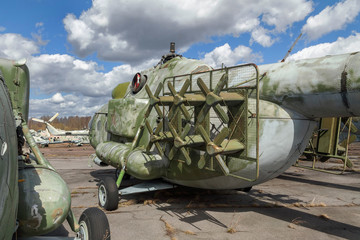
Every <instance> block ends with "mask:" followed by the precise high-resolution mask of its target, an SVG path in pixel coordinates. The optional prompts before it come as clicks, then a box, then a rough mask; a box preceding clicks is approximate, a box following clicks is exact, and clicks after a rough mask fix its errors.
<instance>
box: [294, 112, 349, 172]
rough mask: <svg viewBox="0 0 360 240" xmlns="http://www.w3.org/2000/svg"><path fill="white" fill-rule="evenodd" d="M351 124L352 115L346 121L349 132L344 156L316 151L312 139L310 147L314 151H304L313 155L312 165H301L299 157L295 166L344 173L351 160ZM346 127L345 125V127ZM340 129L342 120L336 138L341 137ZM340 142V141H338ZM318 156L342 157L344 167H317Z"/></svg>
mask: <svg viewBox="0 0 360 240" xmlns="http://www.w3.org/2000/svg"><path fill="white" fill-rule="evenodd" d="M351 124H352V118H351V117H350V118H349V119H348V120H347V121H346V123H345V126H346V125H348V132H347V139H346V147H345V155H344V156H339V155H332V154H321V153H319V152H316V149H315V147H314V144H313V143H312V141H310V147H311V150H312V151H304V153H308V154H311V155H312V158H313V160H312V166H311V167H309V166H305V165H300V164H299V159H298V160H297V161H296V163H295V165H294V166H295V167H300V168H305V169H309V170H313V171H318V172H324V173H330V174H335V175H340V174H343V173H344V172H345V171H346V168H347V166H346V164H347V161H348V160H349V159H348V151H349V141H350V134H351V133H350V132H351ZM344 128H345V127H344ZM339 129H340V122H339V126H338V129H337V134H336V138H337V139H339V135H340V134H339V132H340V131H339ZM337 143H338V141H337ZM337 150H338V147H337V144H336V145H335V152H337ZM317 157H329V158H335V159H341V160H342V161H343V168H342V170H341V171H340V172H339V171H335V170H334V171H329V170H324V169H321V168H318V167H316V166H315V165H316V162H317V161H318V160H317V159H318V158H317Z"/></svg>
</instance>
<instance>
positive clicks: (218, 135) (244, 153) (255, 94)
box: [145, 64, 259, 181]
mask: <svg viewBox="0 0 360 240" xmlns="http://www.w3.org/2000/svg"><path fill="white" fill-rule="evenodd" d="M258 87H259V74H258V69H257V66H256V65H255V64H246V65H240V66H234V67H231V68H222V69H216V70H210V71H205V72H199V73H192V74H186V75H180V76H173V77H169V78H165V79H164V81H163V82H162V83H160V84H159V86H158V87H157V89H156V91H155V92H154V93H152V92H151V90H150V88H149V87H148V86H145V88H146V92H147V94H148V95H149V98H150V103H149V107H148V109H147V112H146V114H145V126H146V128H147V130H148V132H149V134H150V141H149V143H148V145H147V147H146V149H147V151H150V150H151V149H152V146H153V145H155V147H156V149H157V151H158V153H159V154H160V155H161V156H163V155H166V156H167V157H168V158H169V159H170V160H171V161H173V160H174V159H177V160H178V161H181V160H180V159H185V161H184V164H185V163H186V164H187V165H192V164H194V165H196V166H197V167H198V168H199V169H204V170H209V171H216V169H220V170H221V172H222V173H223V174H224V175H225V176H233V177H237V178H240V179H244V180H247V181H255V180H256V179H257V178H258V176H259V89H258ZM153 108H155V111H156V113H157V115H158V119H159V121H158V124H157V126H156V127H155V128H153V126H151V125H150V122H149V121H148V120H147V118H148V117H149V115H150V113H151V111H152V109H153ZM193 154H197V155H196V156H199V159H196V161H197V162H194V161H195V160H194V159H192V157H191V156H192V155H193ZM181 155H182V156H181ZM179 156H181V158H179ZM231 159H232V160H234V159H235V160H236V159H239V161H244V160H245V161H251V162H254V163H256V168H255V173H254V175H253V176H252V177H247V176H238V175H235V174H233V173H232V169H231V167H229V160H231Z"/></svg>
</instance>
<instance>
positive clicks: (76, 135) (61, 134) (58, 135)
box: [31, 113, 89, 146]
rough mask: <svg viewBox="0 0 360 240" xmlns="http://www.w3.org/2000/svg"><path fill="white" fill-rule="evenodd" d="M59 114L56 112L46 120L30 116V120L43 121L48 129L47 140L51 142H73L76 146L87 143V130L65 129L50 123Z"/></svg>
mask: <svg viewBox="0 0 360 240" xmlns="http://www.w3.org/2000/svg"><path fill="white" fill-rule="evenodd" d="M57 116H59V113H56V114H55V115H54V116H52V117H51V118H50V119H49V120H48V121H45V120H43V119H39V118H32V119H31V120H33V121H35V122H40V123H44V124H45V125H46V129H47V130H48V131H49V133H50V136H49V139H50V140H49V141H50V144H52V143H75V144H77V145H78V146H81V145H82V144H84V143H89V130H72V131H65V130H62V129H57V128H55V127H54V126H52V125H51V122H52V121H54V119H55V118H57Z"/></svg>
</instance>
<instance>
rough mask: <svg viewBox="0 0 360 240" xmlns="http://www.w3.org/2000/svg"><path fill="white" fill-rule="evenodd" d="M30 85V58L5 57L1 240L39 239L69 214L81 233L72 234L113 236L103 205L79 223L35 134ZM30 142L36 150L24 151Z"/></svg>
mask: <svg viewBox="0 0 360 240" xmlns="http://www.w3.org/2000/svg"><path fill="white" fill-rule="evenodd" d="M29 84H30V81H29V70H28V68H27V66H26V65H25V61H17V62H16V61H11V60H6V59H0V106H1V110H0V191H1V194H0V239H1V240H3V239H4V240H7V239H17V237H20V238H21V239H27V238H29V239H34V238H31V237H33V236H40V235H44V234H47V233H49V232H51V231H53V230H55V229H57V228H58V227H59V226H60V225H62V223H63V222H64V221H65V219H66V220H67V221H68V223H69V225H70V227H71V229H72V230H73V231H74V232H76V233H77V237H75V238H73V239H87V240H100V239H110V228H109V223H108V220H107V217H106V215H105V214H104V213H103V212H102V211H101V210H100V209H97V208H89V209H86V210H85V211H84V212H83V213H82V215H81V217H80V221H79V223H78V222H77V220H76V219H75V216H74V214H73V212H72V210H71V198H70V191H69V189H68V187H67V185H66V183H65V181H64V180H63V179H62V178H61V177H60V175H59V174H58V173H57V172H56V170H55V169H54V168H53V166H51V164H50V163H49V162H48V161H47V160H46V158H44V156H43V155H42V154H41V152H40V150H39V149H38V147H37V145H36V143H35V140H34V139H33V137H32V135H31V134H30V131H29V128H28V125H27V119H28V111H29V89H30V88H29ZM25 142H27V144H28V145H29V148H30V149H31V152H32V153H29V152H25V151H24V149H23V146H24V143H25ZM41 239H46V237H42V238H41ZM51 239H53V238H51ZM56 239H62V238H60V237H58V238H56ZM64 239H70V238H67V237H65V238H64Z"/></svg>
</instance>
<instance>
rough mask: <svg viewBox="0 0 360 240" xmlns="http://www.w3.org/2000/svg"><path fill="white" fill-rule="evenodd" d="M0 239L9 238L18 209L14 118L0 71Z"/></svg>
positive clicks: (14, 224) (13, 229)
mask: <svg viewBox="0 0 360 240" xmlns="http://www.w3.org/2000/svg"><path fill="white" fill-rule="evenodd" d="M0 105H1V111H0V189H1V194H0V239H11V238H12V235H13V233H14V231H15V229H16V215H17V210H18V205H17V202H18V197H19V191H18V185H17V181H18V161H17V155H18V153H17V136H16V127H15V119H14V115H13V112H12V107H11V101H10V96H9V94H8V89H7V86H6V84H5V80H4V78H3V76H2V74H1V73H0Z"/></svg>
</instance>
